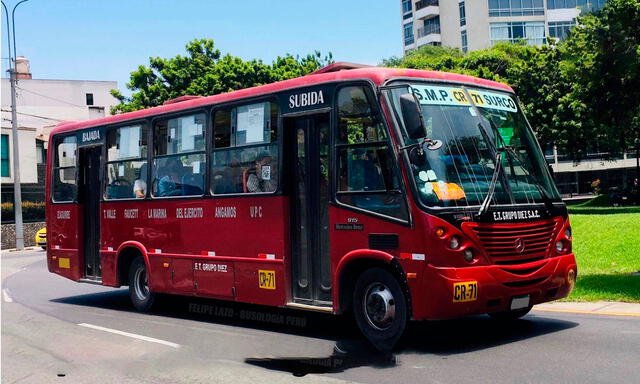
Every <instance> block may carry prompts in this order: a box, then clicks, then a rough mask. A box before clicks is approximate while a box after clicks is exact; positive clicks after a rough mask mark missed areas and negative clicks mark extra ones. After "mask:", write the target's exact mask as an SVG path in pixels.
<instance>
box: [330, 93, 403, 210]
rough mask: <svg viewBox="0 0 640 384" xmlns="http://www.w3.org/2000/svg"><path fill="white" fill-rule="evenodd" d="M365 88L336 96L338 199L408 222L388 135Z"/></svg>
mask: <svg viewBox="0 0 640 384" xmlns="http://www.w3.org/2000/svg"><path fill="white" fill-rule="evenodd" d="M370 100H371V99H370V97H368V95H367V93H366V91H365V88H364V87H361V86H351V87H344V88H342V89H340V92H339V93H338V134H337V143H336V150H337V153H338V155H337V157H338V191H337V199H338V200H339V201H340V202H342V203H344V204H348V205H351V206H354V207H358V208H361V209H364V210H367V211H373V212H377V213H380V214H383V215H386V216H391V217H396V218H399V219H403V220H406V219H407V210H406V206H405V202H404V198H403V197H402V193H401V191H400V184H399V181H398V180H399V179H398V175H397V174H396V171H395V168H394V166H393V153H392V152H391V150H390V147H389V140H388V137H387V132H386V129H385V127H384V124H382V119H381V118H380V114H379V112H378V111H377V110H375V109H374V108H373V107H372V106H373V104H372V103H371V102H370Z"/></svg>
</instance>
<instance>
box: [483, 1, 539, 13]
mask: <svg viewBox="0 0 640 384" xmlns="http://www.w3.org/2000/svg"><path fill="white" fill-rule="evenodd" d="M535 15H544V0H489V16H491V17H502V16H535Z"/></svg>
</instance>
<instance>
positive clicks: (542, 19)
mask: <svg viewBox="0 0 640 384" xmlns="http://www.w3.org/2000/svg"><path fill="white" fill-rule="evenodd" d="M605 1H606V0H419V1H417V0H400V6H401V15H400V17H401V20H402V41H403V47H404V53H405V54H406V53H407V52H408V51H410V50H412V49H415V48H418V47H421V46H423V45H427V44H431V45H444V46H447V47H457V48H460V49H462V50H463V51H465V52H466V51H467V50H469V51H474V50H478V49H484V48H488V47H490V46H491V45H493V44H495V43H497V42H501V41H516V40H525V41H526V42H527V43H528V44H532V45H540V44H543V43H544V42H545V41H546V37H547V36H549V37H553V38H557V39H563V38H565V37H566V36H567V32H568V31H569V30H570V29H571V28H572V27H573V26H575V25H576V18H577V17H578V16H579V15H580V13H581V12H583V11H591V10H597V9H600V8H602V6H603V5H604V2H605Z"/></svg>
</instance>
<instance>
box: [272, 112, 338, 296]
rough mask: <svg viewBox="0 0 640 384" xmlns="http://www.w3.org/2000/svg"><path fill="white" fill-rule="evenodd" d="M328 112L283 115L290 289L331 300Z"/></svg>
mask: <svg viewBox="0 0 640 384" xmlns="http://www.w3.org/2000/svg"><path fill="white" fill-rule="evenodd" d="M329 116H330V115H329V113H319V114H313V115H305V116H299V117H291V118H286V119H285V124H284V128H285V134H286V135H287V144H288V145H287V146H286V148H287V150H286V151H285V152H286V154H285V156H289V157H288V159H287V166H288V176H289V177H288V178H287V179H288V180H290V182H289V188H288V191H287V193H288V194H289V196H290V197H291V199H290V200H291V207H290V209H291V215H290V217H291V241H292V244H291V249H292V260H291V263H292V265H291V266H292V281H291V283H292V289H293V292H292V295H293V300H294V301H295V302H298V303H303V304H309V305H317V306H331V285H332V284H331V263H330V258H329V190H330V176H329V163H328V162H329V121H330V120H329Z"/></svg>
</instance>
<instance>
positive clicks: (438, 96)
mask: <svg viewBox="0 0 640 384" xmlns="http://www.w3.org/2000/svg"><path fill="white" fill-rule="evenodd" d="M410 89H411V91H412V92H413V94H414V95H416V97H417V98H418V100H419V101H420V104H423V105H457V106H463V105H471V103H470V102H469V100H468V99H467V95H466V94H465V92H464V90H462V88H454V87H438V86H432V85H418V84H415V85H412V86H411V87H410ZM468 91H469V95H470V96H471V98H472V99H473V102H474V104H475V105H476V106H477V107H478V108H488V109H497V110H500V111H508V112H517V111H518V107H517V106H516V101H515V100H514V99H513V97H511V96H510V95H508V94H505V93H498V92H488V91H480V90H473V89H468Z"/></svg>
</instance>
